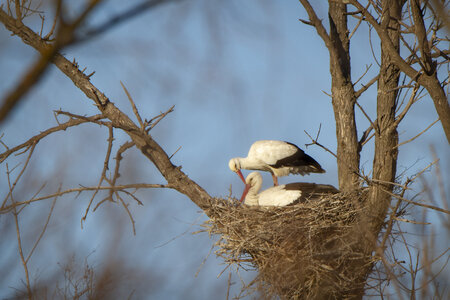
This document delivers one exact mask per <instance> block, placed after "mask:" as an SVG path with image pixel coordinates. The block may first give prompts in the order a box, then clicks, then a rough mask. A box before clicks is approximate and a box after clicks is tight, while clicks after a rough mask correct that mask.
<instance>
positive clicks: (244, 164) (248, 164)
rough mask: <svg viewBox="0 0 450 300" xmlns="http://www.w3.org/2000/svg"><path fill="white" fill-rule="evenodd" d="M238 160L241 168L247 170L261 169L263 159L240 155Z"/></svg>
mask: <svg viewBox="0 0 450 300" xmlns="http://www.w3.org/2000/svg"><path fill="white" fill-rule="evenodd" d="M237 160H238V161H239V164H240V166H241V169H246V170H261V161H259V160H258V159H254V158H252V157H238V158H237Z"/></svg>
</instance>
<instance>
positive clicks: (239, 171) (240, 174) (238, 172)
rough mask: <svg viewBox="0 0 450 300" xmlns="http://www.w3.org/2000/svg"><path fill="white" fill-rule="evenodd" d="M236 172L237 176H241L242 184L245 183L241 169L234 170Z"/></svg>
mask: <svg viewBox="0 0 450 300" xmlns="http://www.w3.org/2000/svg"><path fill="white" fill-rule="evenodd" d="M236 174H238V176H239V177H240V178H241V180H242V182H243V183H244V184H246V183H245V178H244V176H243V175H242V172H241V170H238V171H237V172H236Z"/></svg>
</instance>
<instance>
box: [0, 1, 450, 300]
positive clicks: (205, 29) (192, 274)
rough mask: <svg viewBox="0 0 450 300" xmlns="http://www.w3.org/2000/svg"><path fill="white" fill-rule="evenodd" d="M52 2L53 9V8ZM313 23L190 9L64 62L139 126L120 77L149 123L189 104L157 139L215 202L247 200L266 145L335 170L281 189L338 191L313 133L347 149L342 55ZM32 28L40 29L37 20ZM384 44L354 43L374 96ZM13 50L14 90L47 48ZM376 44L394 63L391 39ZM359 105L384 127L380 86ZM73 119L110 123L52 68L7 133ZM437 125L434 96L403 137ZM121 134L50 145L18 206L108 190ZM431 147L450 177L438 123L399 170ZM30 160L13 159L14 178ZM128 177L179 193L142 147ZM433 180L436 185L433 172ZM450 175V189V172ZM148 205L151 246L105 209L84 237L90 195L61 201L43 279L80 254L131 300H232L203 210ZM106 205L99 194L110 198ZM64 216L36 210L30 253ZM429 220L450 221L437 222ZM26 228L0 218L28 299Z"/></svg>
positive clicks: (105, 11)
mask: <svg viewBox="0 0 450 300" xmlns="http://www.w3.org/2000/svg"><path fill="white" fill-rule="evenodd" d="M137 2H138V1H136V3H137ZM2 3H3V1H2ZM133 3H135V2H134V1H131V2H127V4H124V2H123V1H106V2H105V4H104V5H102V6H101V7H100V8H99V9H98V10H97V11H96V12H95V14H94V17H92V18H91V19H90V22H91V24H92V23H93V24H99V23H101V22H102V20H105V19H108V17H109V16H111V15H114V14H118V13H120V12H122V11H124V10H125V8H126V7H130V6H131V5H133ZM320 5H321V4H319V5H318V6H317V7H316V9H317V11H318V13H319V14H320V15H321V17H322V18H324V20H326V9H327V7H326V5H325V4H323V5H322V6H320ZM45 7H46V4H44V5H43V7H42V9H45ZM299 18H302V19H306V18H307V16H306V13H305V12H304V10H303V9H302V7H301V6H300V4H299V3H298V1H235V0H233V1H215V0H214V1H211V0H185V1H174V2H173V3H169V4H165V5H161V6H159V7H157V8H156V9H153V10H150V11H148V12H145V13H143V14H141V15H139V16H138V17H135V18H133V19H131V20H129V21H127V22H125V23H124V24H122V25H120V26H118V27H115V28H114V29H112V30H110V31H108V32H107V33H106V34H104V35H101V36H99V37H98V38H95V39H93V40H90V41H89V42H86V43H84V44H82V45H80V46H76V47H71V48H68V49H64V50H63V51H62V52H63V54H64V55H65V57H66V58H67V59H69V60H72V59H73V58H75V59H76V61H77V62H78V63H79V65H80V67H81V69H83V68H84V67H87V70H86V73H91V72H92V71H95V72H96V73H95V75H94V76H93V77H92V78H91V81H92V82H93V84H94V85H96V86H97V88H99V89H100V90H101V91H102V92H104V93H105V94H106V96H108V97H109V98H110V100H111V101H112V102H114V103H115V104H116V105H117V106H118V107H119V108H120V109H122V110H123V111H125V112H127V113H128V114H129V115H132V112H131V108H130V106H129V102H128V100H127V98H126V95H125V94H124V92H123V90H122V88H121V86H120V83H119V82H120V81H122V82H123V83H124V84H125V86H126V87H127V89H128V91H129V92H130V93H131V95H132V96H133V98H134V100H135V102H136V105H137V106H138V108H139V110H140V112H141V115H142V116H143V117H145V118H147V119H150V118H152V117H154V116H156V115H157V114H159V113H160V112H162V111H165V110H167V109H168V108H169V107H170V106H172V105H175V111H174V112H173V113H171V114H170V115H168V116H167V117H166V118H165V119H164V120H163V121H162V122H161V123H159V124H158V125H157V127H155V128H154V129H153V130H152V131H151V134H152V136H153V138H154V139H155V140H156V141H157V142H158V143H159V144H160V145H161V146H162V147H163V148H164V149H165V150H166V152H167V153H168V154H169V155H170V154H172V153H173V152H175V151H176V150H177V149H178V147H180V146H181V149H180V150H179V151H178V152H177V153H176V154H175V156H174V157H173V163H174V164H176V165H182V170H183V171H184V172H185V173H186V174H187V175H188V176H190V177H191V179H193V180H194V181H196V182H197V183H198V184H200V185H201V186H202V187H204V188H205V189H206V190H207V191H208V193H209V194H210V195H212V196H226V195H228V194H229V190H230V186H231V187H232V192H233V195H234V196H237V197H239V196H240V193H241V192H242V189H243V184H242V182H240V180H239V178H238V177H237V176H236V175H235V174H234V173H233V172H231V171H230V170H229V169H228V160H229V159H230V158H231V157H235V156H242V157H245V156H246V154H247V151H248V148H249V147H250V145H251V144H252V143H253V142H254V141H256V140H260V139H279V140H286V141H290V142H292V143H295V144H297V145H298V146H300V147H302V148H303V149H304V150H305V151H306V152H307V153H308V154H310V155H311V156H313V157H314V158H315V159H316V160H317V161H318V162H319V163H320V164H321V165H322V167H323V168H324V169H326V170H327V173H326V174H323V175H322V174H318V175H311V176H306V177H305V178H302V177H301V176H289V177H283V178H281V179H280V182H281V183H287V182H293V181H309V182H318V183H327V184H333V185H335V186H337V185H338V179H337V169H336V163H335V159H334V157H333V156H331V155H330V154H329V153H327V152H325V151H324V150H322V149H320V148H319V147H314V146H312V147H308V148H306V147H305V144H306V143H309V142H310V140H309V138H308V137H307V135H306V134H305V133H304V130H306V131H308V132H309V133H310V134H311V135H313V136H315V134H316V133H317V130H318V128H319V126H320V125H321V133H320V138H319V141H320V142H321V143H322V144H323V145H325V146H327V147H328V148H330V149H331V150H332V151H336V137H335V125H334V115H333V111H332V106H331V99H330V98H329V97H328V96H327V95H326V94H325V93H324V92H323V91H325V92H327V93H330V86H331V79H330V75H329V65H328V62H329V59H328V52H327V50H326V48H325V46H324V44H323V42H322V40H321V39H319V37H318V36H317V34H316V33H315V30H313V28H312V27H310V26H307V25H305V24H302V23H301V22H299V21H298V19H299ZM47 19H48V20H50V19H51V18H50V17H47ZM350 21H351V24H355V22H354V21H353V20H352V19H350ZM29 24H34V25H36V24H38V23H36V22H35V21H33V20H32V19H30V23H29ZM34 28H35V29H36V28H39V26H35V27H34ZM369 37H370V35H369V33H368V30H367V28H366V27H361V28H360V29H359V31H358V32H357V33H356V34H355V36H354V38H353V39H352V43H351V47H352V50H351V58H352V72H353V73H352V74H353V78H354V79H356V78H359V77H360V76H361V75H362V74H363V73H364V71H365V69H366V66H368V65H370V64H373V66H372V70H371V71H369V72H368V75H366V77H365V78H364V79H363V81H362V82H360V83H359V84H358V85H357V88H358V89H359V88H360V84H361V83H365V82H367V81H368V80H370V79H371V78H372V77H373V76H374V75H375V74H376V72H377V66H376V62H375V61H374V59H373V57H372V54H371V50H370V47H369V43H368V41H369ZM372 37H373V35H372ZM0 39H1V43H0V54H1V55H0V65H1V66H2V67H1V69H0V79H1V80H0V90H1V91H2V94H5V92H6V91H8V90H9V89H11V88H12V87H13V86H14V85H15V84H16V83H17V82H18V79H19V78H20V77H21V75H22V74H24V72H25V71H26V70H27V68H28V67H29V66H30V64H31V63H32V62H34V61H35V60H36V58H37V53H36V51H34V50H33V49H32V48H31V47H29V46H26V45H24V44H23V43H22V42H21V41H20V39H19V38H17V37H11V36H10V33H9V32H8V31H7V30H6V29H5V28H4V27H3V26H0ZM373 41H374V43H373V44H374V52H375V53H376V54H377V55H378V52H379V48H378V47H377V42H376V39H374V40H373ZM359 103H360V104H361V105H362V106H363V107H364V108H365V109H366V111H367V112H368V113H369V115H370V116H371V117H372V119H375V115H376V111H375V108H376V86H373V87H371V88H370V89H369V90H368V91H367V92H366V94H364V95H363V96H362V97H361V98H360V100H359ZM57 109H62V110H64V111H69V112H72V113H77V114H81V115H93V114H96V113H97V110H96V108H95V107H94V105H93V104H92V101H91V100H88V99H87V98H86V97H85V96H84V95H83V94H82V93H81V92H80V91H79V90H78V89H77V88H76V87H75V86H74V85H73V84H72V82H71V81H70V80H69V79H68V78H66V77H65V76H64V75H63V74H62V73H61V72H60V71H59V70H57V69H56V68H55V67H53V66H51V67H50V69H49V71H48V72H47V73H46V75H45V76H44V78H43V79H42V80H41V81H40V83H39V84H38V85H36V86H35V87H34V88H33V89H32V90H31V91H30V92H29V93H28V94H27V96H26V97H25V98H24V99H23V101H22V103H21V104H20V105H19V106H18V107H16V109H15V110H14V111H13V113H12V114H11V115H10V117H9V118H8V120H7V121H6V122H4V123H3V124H2V125H1V127H0V133H1V134H4V136H3V138H2V141H3V142H5V143H6V144H7V145H8V146H10V147H11V146H15V145H17V144H19V143H21V142H23V141H25V140H26V139H28V138H29V137H31V136H32V135H35V134H37V133H39V132H40V131H43V130H45V129H46V128H48V127H51V126H55V125H56V121H55V118H54V115H53V110H57ZM133 119H134V116H133ZM357 119H358V136H361V134H362V132H363V131H364V130H365V129H366V128H367V127H368V125H369V122H368V121H367V120H366V119H365V117H364V116H363V115H362V114H361V113H360V111H358V112H357ZM436 119H437V114H436V112H435V109H434V106H433V103H432V101H431V100H430V99H429V98H428V97H424V98H423V99H422V100H421V101H420V102H419V103H417V104H415V105H414V106H413V107H412V109H411V111H410V113H409V114H408V116H407V118H406V120H405V121H404V122H403V123H402V125H401V126H400V129H399V134H400V141H404V140H407V139H409V138H411V137H413V136H414V135H415V134H417V133H418V132H420V131H421V130H423V129H425V128H426V127H427V126H428V125H429V124H430V123H431V122H433V121H434V120H436ZM107 138H108V130H107V129H106V128H100V127H99V126H97V125H87V124H85V125H81V126H79V127H78V128H71V129H68V130H67V131H65V132H60V133H57V134H55V135H53V136H50V137H48V138H47V139H46V140H45V141H43V142H41V143H39V144H38V146H37V148H36V151H35V154H34V156H33V159H32V161H31V166H30V168H29V171H28V172H27V173H26V174H25V175H24V176H25V177H24V179H23V181H22V182H21V188H20V189H19V190H18V191H17V193H16V195H15V197H16V201H19V200H26V199H28V198H29V197H31V196H32V195H33V194H34V193H36V191H37V190H38V189H39V187H40V186H41V185H42V184H43V183H44V182H46V187H45V188H44V190H43V191H42V193H43V194H45V193H52V192H54V191H56V190H57V188H58V186H59V184H62V187H63V188H71V187H77V186H79V185H83V186H95V185H96V184H97V183H98V180H99V178H100V174H101V170H102V167H103V161H104V155H105V151H106V148H107V141H106V140H107ZM115 139H116V140H115V147H114V150H113V153H114V152H115V150H117V149H118V147H119V146H120V144H121V143H123V142H125V141H126V140H127V136H126V135H123V134H122V133H120V132H118V131H116V132H115ZM371 144H373V142H372V143H371ZM430 146H434V147H435V149H436V151H437V153H438V156H439V157H440V158H441V167H442V169H443V170H448V169H450V168H449V167H450V161H449V155H448V153H449V152H448V150H449V148H448V144H447V142H446V141H445V136H444V133H443V130H442V127H441V125H440V124H439V123H438V124H436V125H434V126H433V127H432V128H431V129H430V130H429V131H428V133H426V134H424V135H422V136H421V137H420V138H418V139H417V140H415V141H414V142H412V143H410V144H407V145H406V146H404V147H402V148H401V149H400V153H399V164H398V170H399V172H405V174H406V175H407V176H411V175H412V174H414V173H417V172H418V171H420V170H422V168H423V167H425V166H426V165H428V164H429V163H430V162H431V161H433V158H432V156H431V153H430ZM371 147H372V145H370V146H368V147H367V149H365V150H364V151H363V153H362V158H361V166H362V168H363V170H364V171H365V173H366V174H369V172H370V170H371V166H372V159H373V158H372V154H373V152H372V148H371ZM2 151H3V150H2ZM23 159H24V158H23V157H19V158H11V160H10V161H9V167H10V168H11V167H12V166H14V165H15V164H17V163H18V162H19V161H23ZM111 164H112V165H111V166H113V162H112V163H111ZM0 168H1V174H3V175H1V177H0V178H1V179H0V190H2V191H3V193H2V195H3V194H6V193H5V192H4V191H6V190H7V177H6V175H5V171H6V166H5V163H3V164H2V165H0ZM245 174H248V172H246V173H245ZM121 175H122V176H121V177H120V182H121V183H138V182H145V183H165V182H164V179H163V178H162V176H161V175H159V174H158V172H157V171H156V169H155V167H154V166H153V165H152V164H151V162H150V161H148V160H146V159H145V158H144V157H143V156H142V155H141V154H140V153H139V151H137V150H136V149H132V150H129V151H128V152H126V154H125V158H124V160H123V162H122V171H121ZM244 176H245V175H244ZM263 176H264V181H265V182H264V186H265V187H269V186H270V185H271V179H270V175H269V174H263ZM426 176H428V177H427V178H428V179H429V181H430V182H432V183H433V180H434V179H433V174H432V173H430V172H429V173H427V174H426ZM445 176H447V177H445V178H444V179H446V178H447V179H448V172H447V173H446V174H445ZM415 189H416V191H418V190H420V189H421V186H420V185H416V186H415ZM138 195H139V199H140V200H141V201H142V202H143V204H144V206H139V205H137V203H136V202H134V201H131V200H129V202H130V211H131V212H132V214H133V217H134V220H135V221H136V230H137V234H136V236H134V235H133V233H132V227H131V223H130V221H129V219H128V217H127V214H126V212H125V210H124V209H123V207H122V206H121V205H120V204H115V203H110V202H107V203H105V204H103V205H102V206H101V207H100V208H99V209H98V210H97V211H96V212H90V213H89V215H88V218H87V221H86V222H85V223H84V227H83V228H81V226H80V219H81V217H82V216H83V214H84V211H85V210H86V207H87V204H88V202H89V199H90V194H81V195H79V196H78V197H75V195H69V196H66V197H63V198H61V199H59V200H58V201H57V203H56V206H55V210H54V213H53V217H52V219H51V221H50V223H49V227H48V230H47V233H46V235H45V237H44V238H43V240H42V241H41V244H40V246H39V247H38V248H37V250H36V251H35V254H34V256H33V258H32V259H31V261H30V271H31V278H32V279H33V280H35V282H40V281H45V280H46V279H47V278H49V276H51V275H52V274H54V272H55V270H59V271H61V270H62V266H63V265H64V264H65V263H66V262H67V261H68V260H70V259H71V258H73V260H74V261H75V262H76V266H77V267H79V268H82V266H83V264H84V262H85V261H87V262H88V264H89V265H91V266H93V267H97V268H99V269H101V268H105V267H111V266H114V265H117V266H126V267H125V268H128V269H130V270H131V271H130V272H128V273H126V272H122V271H121V272H120V274H116V275H118V276H123V278H122V282H125V283H126V284H125V289H124V291H123V293H124V294H123V296H124V297H126V296H127V295H128V294H129V293H130V291H133V290H135V294H134V295H135V297H136V299H139V298H142V297H143V296H144V295H146V296H148V297H154V298H162V297H164V299H180V298H183V299H208V298H209V299H211V297H214V296H215V297H219V298H225V295H226V289H227V282H228V270H227V271H225V272H224V273H223V274H222V276H220V277H219V278H217V276H218V275H219V274H220V273H221V271H222V270H223V269H224V268H225V265H224V264H223V261H222V260H221V259H217V258H216V257H215V255H214V253H213V252H212V253H211V254H210V255H209V257H208V254H209V253H210V251H211V247H212V245H213V243H214V241H215V240H214V239H211V238H209V237H208V235H207V234H205V233H200V234H195V235H193V234H192V233H193V232H195V231H198V230H199V229H200V228H201V227H200V226H199V225H200V224H201V223H202V222H204V221H205V220H206V217H205V216H204V215H203V214H202V213H201V212H200V209H198V208H197V207H196V206H195V205H194V204H193V203H192V202H191V201H190V200H189V199H188V198H187V197H185V196H183V195H180V194H179V193H177V192H175V191H172V190H149V191H139V192H138ZM27 197H28V198H27ZM101 199H102V198H101V196H100V197H97V201H99V200H101ZM50 205H51V200H48V201H46V202H42V203H35V204H33V205H30V206H29V207H27V208H26V209H25V210H24V211H23V212H22V213H21V215H20V221H21V224H22V231H23V235H24V240H25V241H26V242H25V245H24V248H25V249H30V247H31V246H32V243H33V241H34V240H35V237H36V236H37V235H38V234H39V230H40V229H41V228H42V226H43V224H44V223H45V220H46V218H47V214H48V212H49V209H50ZM429 218H431V220H433V219H434V218H437V217H436V215H435V214H433V213H431V214H429ZM12 222H13V218H12V216H11V215H1V216H0V226H1V227H0V228H1V230H2V236H4V237H3V238H2V243H1V246H0V251H1V253H2V257H3V258H2V259H1V260H0V265H1V266H2V267H0V268H2V269H3V270H8V274H9V276H7V277H3V279H0V298H4V297H8V296H10V295H12V294H13V293H14V289H23V288H24V286H23V284H22V283H21V282H20V280H21V279H24V274H23V268H22V266H21V265H20V260H19V257H18V253H17V242H16V239H15V228H14V226H13V223H12ZM412 230H414V229H412ZM418 240H420V238H418ZM444 243H445V236H444ZM444 246H445V245H444ZM27 247H28V248H27ZM445 247H446V246H445ZM444 249H445V248H444ZM206 257H208V258H207V259H206V260H205V258H206ZM4 272H5V271H4ZM197 272H198V273H197ZM240 275H241V276H242V278H243V279H244V280H246V281H247V283H248V282H249V281H250V280H251V278H252V277H253V275H254V274H253V273H252V272H245V271H243V270H241V271H240ZM0 277H1V276H0ZM138 279H139V280H138ZM232 281H233V282H234V283H235V284H234V285H233V286H232V294H231V295H236V294H238V293H239V290H240V287H241V284H240V278H239V277H238V276H237V275H236V274H235V273H233V276H232ZM49 282H50V284H54V283H55V282H54V281H52V280H49Z"/></svg>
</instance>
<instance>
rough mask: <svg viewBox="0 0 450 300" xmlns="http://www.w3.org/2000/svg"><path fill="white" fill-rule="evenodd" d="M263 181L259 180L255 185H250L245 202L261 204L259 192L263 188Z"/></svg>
mask: <svg viewBox="0 0 450 300" xmlns="http://www.w3.org/2000/svg"><path fill="white" fill-rule="evenodd" d="M261 186H262V182H261V181H257V182H255V184H254V185H252V186H251V187H250V189H249V190H248V193H247V196H246V197H245V204H247V205H259V203H258V202H259V201H258V199H259V195H258V192H259V190H260V189H261Z"/></svg>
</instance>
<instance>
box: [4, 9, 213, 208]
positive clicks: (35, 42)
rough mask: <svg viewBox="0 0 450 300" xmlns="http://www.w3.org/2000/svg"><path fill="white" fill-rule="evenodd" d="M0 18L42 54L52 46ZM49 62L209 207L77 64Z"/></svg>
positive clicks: (174, 181)
mask: <svg viewBox="0 0 450 300" xmlns="http://www.w3.org/2000/svg"><path fill="white" fill-rule="evenodd" d="M0 21H2V22H3V23H4V24H5V26H6V28H7V29H8V30H10V31H12V32H13V33H14V34H16V35H18V36H19V37H20V38H21V39H22V40H23V42H24V43H26V44H28V45H30V46H32V47H33V48H35V49H36V50H37V51H39V52H41V53H42V52H43V51H45V50H46V49H48V48H49V47H51V46H50V45H49V44H47V43H46V42H45V41H44V40H42V39H41V38H40V36H39V35H38V34H36V33H35V32H33V31H32V30H31V29H30V28H28V27H26V26H24V25H22V26H19V27H18V26H17V25H16V22H15V19H14V18H12V17H10V16H8V15H7V14H6V13H5V12H4V11H3V10H1V9H0ZM52 63H53V64H54V65H55V66H56V67H58V68H59V69H60V70H61V71H62V72H63V73H64V74H65V75H66V76H67V77H69V78H70V79H71V80H72V82H73V83H74V84H75V86H77V87H78V88H79V89H80V90H81V91H82V92H83V93H84V94H85V95H86V96H87V97H88V98H89V99H91V100H92V101H94V103H95V104H96V105H97V107H98V109H99V110H100V111H101V112H102V114H103V115H104V116H105V117H106V118H108V119H109V120H111V122H112V125H113V126H114V127H116V128H121V129H123V130H124V131H125V132H126V133H127V134H128V135H129V136H130V137H131V139H132V141H133V142H134V143H135V144H136V147H137V148H138V149H139V150H141V152H142V153H143V154H144V155H145V156H146V157H147V158H148V159H150V160H151V161H152V163H153V164H155V166H156V167H157V169H158V170H159V171H160V172H161V174H162V175H163V176H164V178H165V179H166V180H167V182H168V184H169V185H170V186H172V187H173V188H174V189H176V190H177V191H179V192H180V193H183V194H185V195H186V196H188V197H189V198H190V199H191V200H192V201H193V202H194V203H195V204H197V205H198V206H199V207H200V208H202V209H204V210H207V209H208V207H209V200H210V199H211V197H210V196H209V195H208V193H207V192H206V191H205V190H204V189H203V188H202V187H200V186H199V185H198V184H197V183H195V182H194V181H192V180H191V179H190V178H189V177H188V176H187V175H186V174H185V173H183V172H182V171H181V167H176V166H174V165H173V164H172V162H171V161H170V159H169V157H168V155H167V154H166V153H165V152H164V150H163V149H162V148H161V147H160V146H159V144H158V143H157V142H156V141H154V140H153V138H152V137H151V136H150V135H149V134H147V133H146V132H145V131H142V130H140V128H139V127H138V126H136V125H135V124H134V123H133V121H131V119H130V118H129V117H128V116H127V115H126V114H124V113H123V112H122V111H120V110H119V109H118V108H117V107H116V106H114V104H113V103H111V102H110V101H109V99H108V98H107V97H106V96H105V95H104V94H103V93H102V92H101V91H100V90H98V89H97V88H96V87H95V86H94V85H93V84H92V83H91V82H90V81H89V77H87V76H86V75H85V74H83V72H81V71H80V70H79V69H78V67H77V66H76V65H74V64H72V63H71V62H70V61H68V60H67V59H66V58H64V57H63V56H62V55H60V54H56V55H55V56H54V58H53V60H52ZM206 213H207V212H206Z"/></svg>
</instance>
